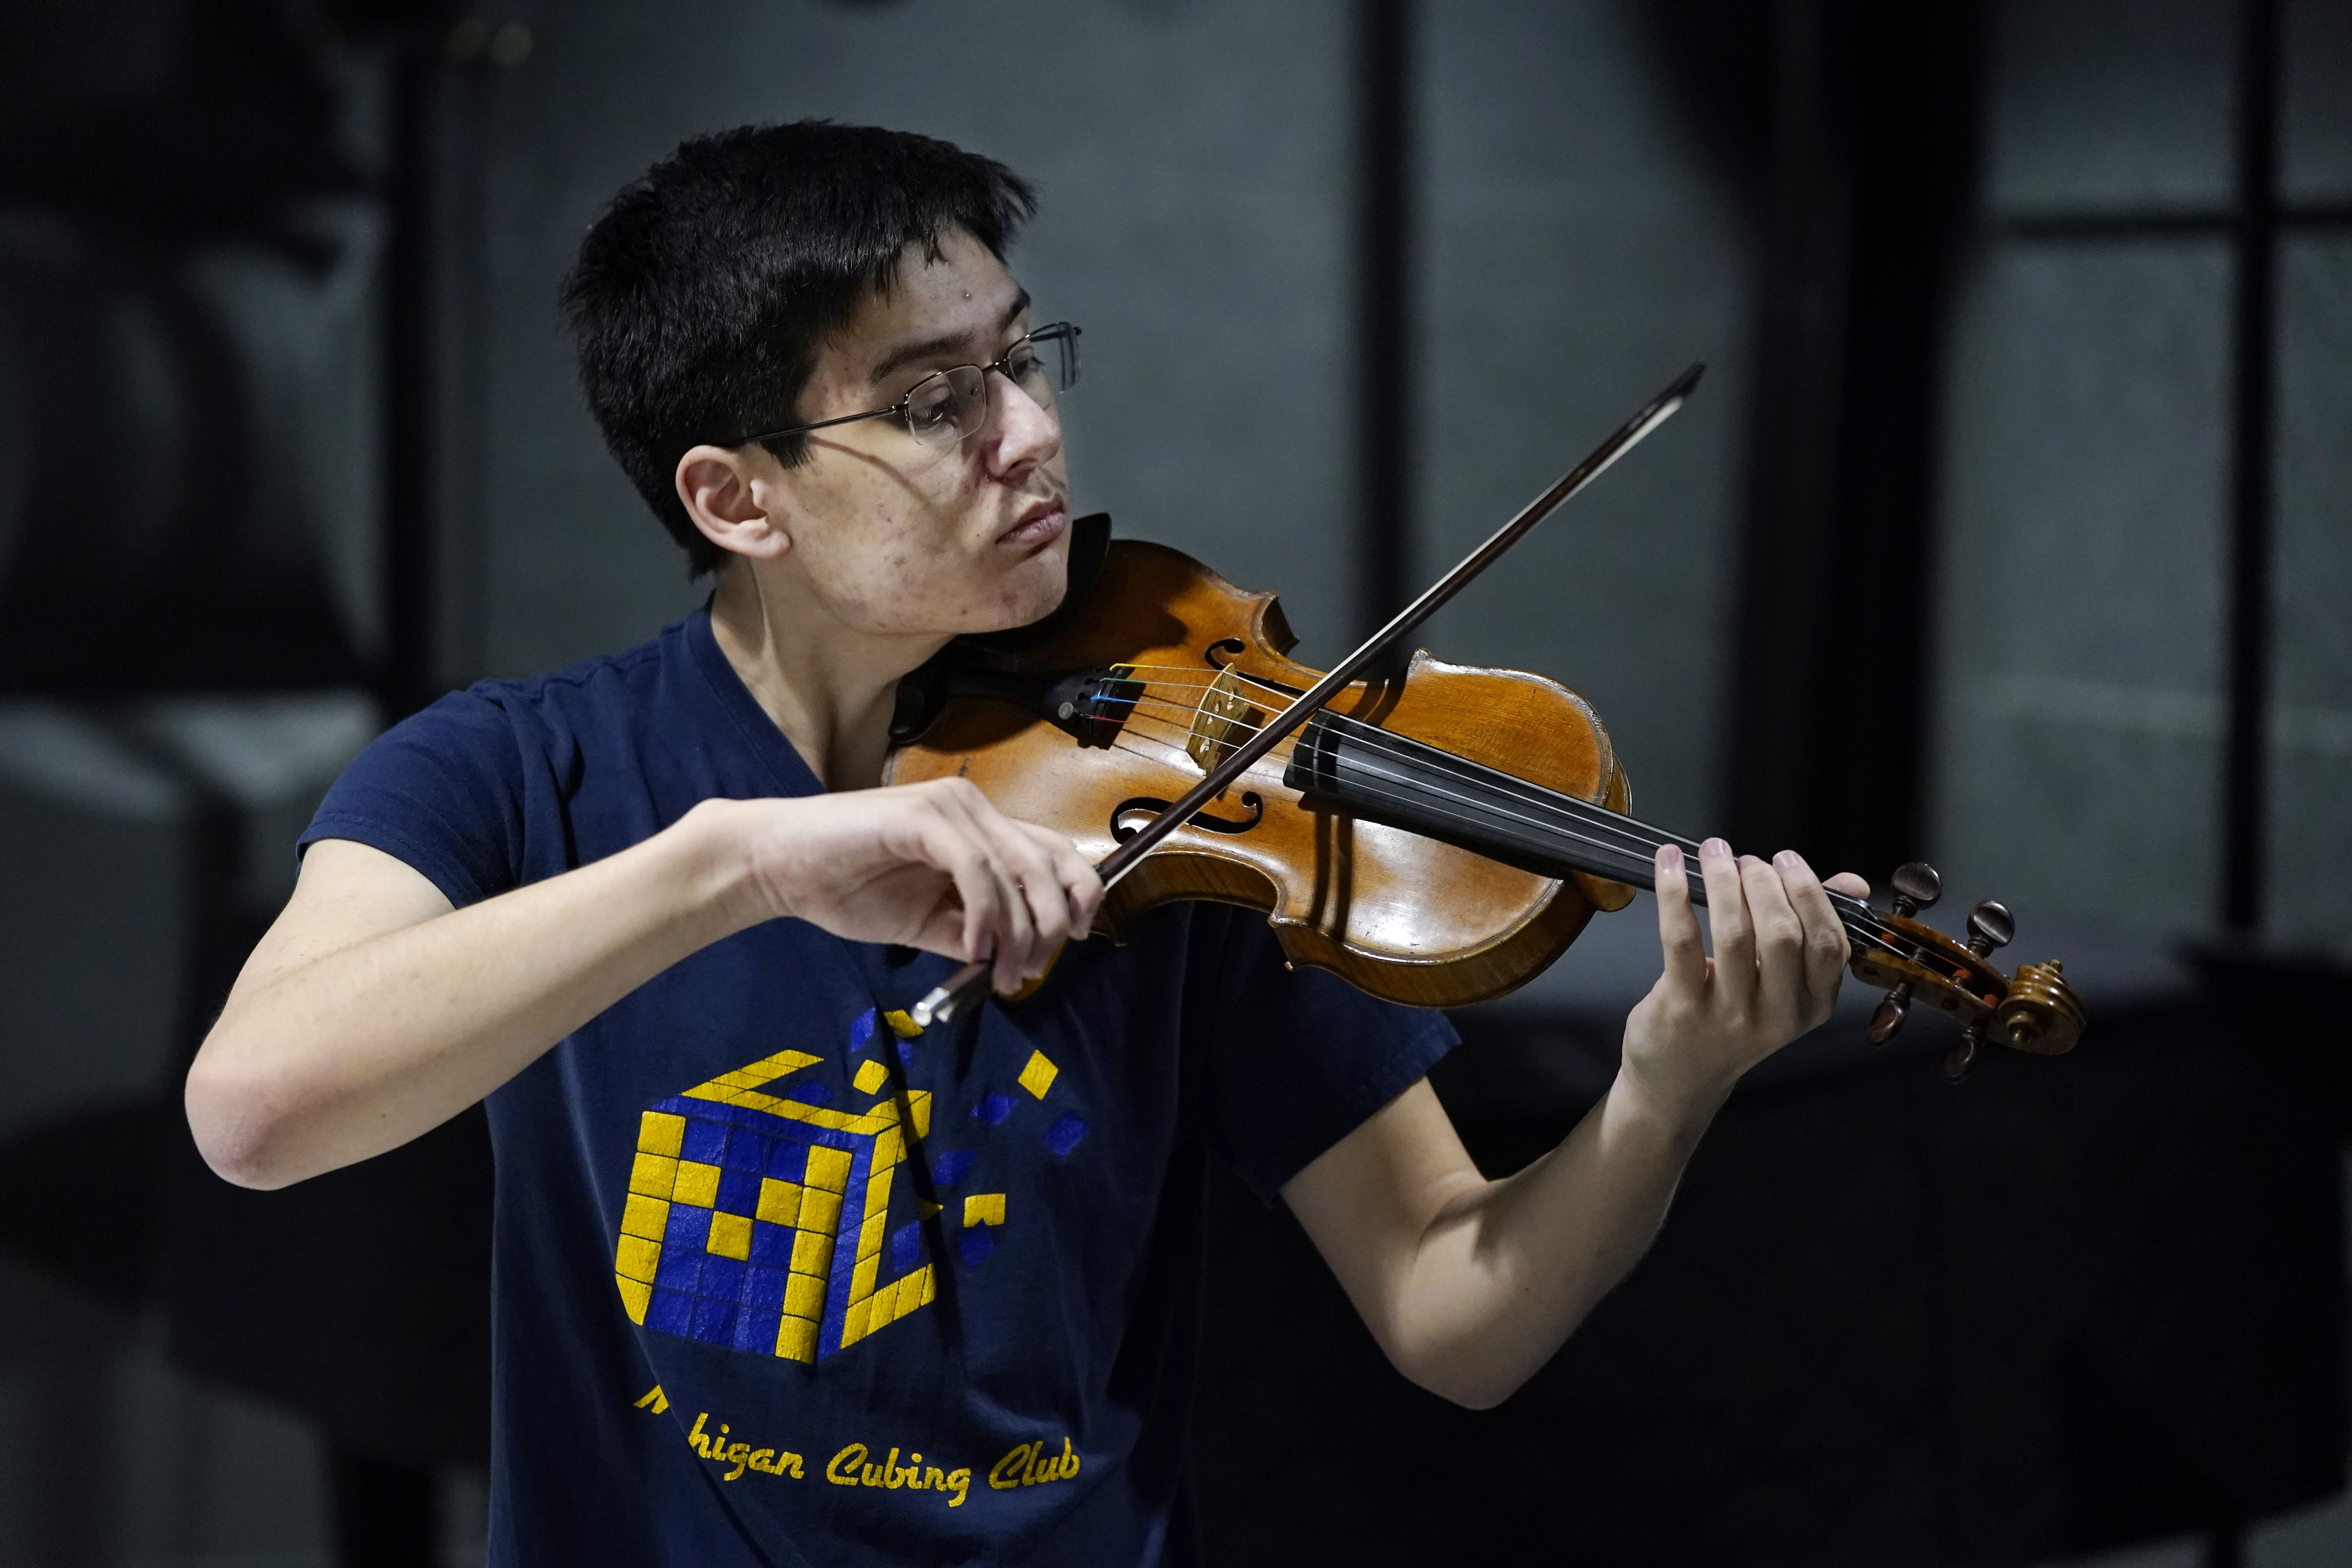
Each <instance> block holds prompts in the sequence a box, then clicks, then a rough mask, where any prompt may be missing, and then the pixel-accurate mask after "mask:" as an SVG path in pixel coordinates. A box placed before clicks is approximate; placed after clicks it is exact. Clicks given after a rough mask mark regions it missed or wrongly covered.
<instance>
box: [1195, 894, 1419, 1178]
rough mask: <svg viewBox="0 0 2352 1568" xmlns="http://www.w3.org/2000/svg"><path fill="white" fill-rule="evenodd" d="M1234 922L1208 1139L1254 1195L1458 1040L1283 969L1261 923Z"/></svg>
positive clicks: (1232, 915) (1411, 1014)
mask: <svg viewBox="0 0 2352 1568" xmlns="http://www.w3.org/2000/svg"><path fill="white" fill-rule="evenodd" d="M1218 913H1219V914H1220V915H1221V916H1223V918H1226V919H1227V920H1229V921H1230V922H1231V929H1230V934H1229V936H1228V939H1227V942H1226V943H1225V944H1224V945H1225V950H1226V952H1227V953H1228V954H1229V955H1231V961H1230V962H1228V963H1226V964H1225V965H1223V973H1224V974H1225V975H1226V977H1227V979H1228V981H1229V984H1228V985H1227V988H1226V991H1225V997H1224V1005H1223V1007H1222V1008H1220V1009H1219V1010H1218V1011H1219V1015H1220V1016H1219V1017H1218V1020H1217V1026H1216V1030H1215V1038H1214V1039H1213V1040H1211V1041H1209V1042H1207V1050H1206V1055H1207V1058H1208V1060H1207V1066H1208V1073H1207V1084H1206V1086H1205V1093H1206V1097H1207V1100H1208V1117H1209V1123H1210V1129H1211V1139H1212V1141H1213V1143H1214V1144H1215V1146H1216V1147H1217V1148H1218V1149H1219V1151H1220V1152H1222V1153H1223V1155H1224V1157H1225V1158H1226V1159H1227V1160H1228V1161H1229V1162H1230V1163H1232V1164H1233V1166H1234V1170H1235V1171H1236V1172H1238V1173H1240V1175H1241V1177H1242V1179H1243V1180H1244V1182H1246V1183H1248V1184H1249V1186H1250V1188H1251V1190H1252V1191H1254V1192H1255V1193H1256V1194H1257V1195H1258V1196H1259V1198H1261V1199H1262V1200H1264V1201H1266V1202H1269V1203H1271V1202H1272V1201H1273V1200H1274V1198H1275V1196H1276V1194H1278V1193H1279V1192H1280V1191H1281V1190H1282V1186H1283V1184H1285V1183H1286V1182H1287V1181H1289V1180H1290V1178H1291V1177H1293V1176H1295V1175H1297V1173H1299V1172H1301V1171H1303V1170H1305V1169H1306V1168H1307V1166H1308V1165H1310V1164H1312V1163H1314V1162H1315V1160H1316V1159H1317V1158H1318V1156H1319V1155H1321V1154H1322V1153H1323V1152H1325V1151H1326V1150H1328V1149H1329V1148H1330V1147H1331V1146H1332V1145H1333V1144H1335V1143H1337V1142H1339V1141H1340V1140H1341V1139H1343V1138H1345V1137H1346V1136H1347V1135H1348V1134H1349V1133H1350V1132H1352V1131H1355V1130H1356V1129H1357V1128H1358V1127H1360V1126H1361V1125H1363V1123H1364V1122H1365V1121H1367V1120H1368V1119H1369V1118H1370V1116H1371V1114H1372V1113H1373V1112H1374V1111H1376V1110H1380V1109H1381V1107H1382V1106H1384V1105H1386V1104H1388V1103H1389V1101H1391V1100H1394V1099H1395V1098H1396V1097H1397V1096H1398V1095H1400V1094H1402V1093H1403V1092H1404V1091H1405V1090H1406V1089H1410V1088H1412V1086H1413V1084H1414V1083H1416V1082H1418V1081H1419V1080H1420V1079H1422V1078H1423V1076H1425V1075H1426V1074H1427V1073H1428V1071H1429V1069H1430V1068H1432V1067H1433V1066H1435V1065H1436V1063H1437V1062H1438V1060H1439V1059H1440V1058H1443V1057H1444V1055H1445V1053H1446V1052H1448V1051H1450V1050H1452V1049H1453V1048H1454V1046H1455V1045H1456V1044H1457V1043H1458V1040H1459V1037H1458V1036H1456V1035H1455V1034H1454V1026H1453V1025H1452V1024H1450V1023H1448V1022H1447V1021H1446V1018H1445V1015H1444V1014H1443V1013H1438V1012H1434V1011H1431V1010H1428V1009H1424V1008H1419V1007H1403V1006H1399V1005H1396V1004H1395V1003H1392V1002H1383V1001H1381V1000H1379V999H1378V998H1376V997H1372V996H1368V995H1366V994H1364V993H1363V992H1361V991H1359V990H1357V989H1356V988H1355V987H1354V986H1352V985H1350V984H1348V983H1347V982H1346V981H1344V980H1341V979H1340V978H1339V976H1337V975H1335V974H1330V973H1326V972H1324V971H1322V970H1319V969H1308V968H1306V967H1304V966H1301V967H1300V968H1298V969H1296V970H1290V969H1286V968H1284V966H1283V958H1282V950H1281V946H1280V944H1279V943H1278V942H1276V939H1275V936H1274V932H1273V931H1272V929H1271V928H1270V927H1268V926H1267V924H1266V923H1265V920H1264V918H1263V917H1261V916H1259V915H1256V914H1255V913H1253V912H1251V911H1248V910H1219V911H1218Z"/></svg>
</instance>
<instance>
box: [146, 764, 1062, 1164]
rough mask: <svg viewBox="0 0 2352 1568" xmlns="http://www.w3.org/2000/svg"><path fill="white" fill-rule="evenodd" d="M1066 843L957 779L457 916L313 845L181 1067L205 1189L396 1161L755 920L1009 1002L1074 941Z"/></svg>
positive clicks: (399, 882)
mask: <svg viewBox="0 0 2352 1568" xmlns="http://www.w3.org/2000/svg"><path fill="white" fill-rule="evenodd" d="M1100 898H1101V883H1100V881H1099V879H1097V877H1096V876H1095V874H1094V871H1093V869H1092V868H1090V867H1089V866H1087V863H1086V861H1085V859H1084V858H1081V857H1080V856H1079V855H1078V853H1077V851H1076V847H1075V846H1073V845H1071V844H1070V843H1069V841H1068V840H1067V839H1065V838H1061V837H1058V836H1057V835H1055V834H1052V833H1049V832H1047V831H1045V829H1043V828H1038V827H1033V826H1028V825H1026V824H1023V823H1017V822H1013V821H1012V820H1011V819H1010V818H1007V817H1005V816H1002V815H1001V814H999V813H998V812H997V811H996V810H995V808H994V807H992V806H991V805H989V804H988V803H987V801H986V800H985V799H983V798H982V796H981V795H980V792H979V791H978V790H976V789H974V788H972V787H971V785H970V784H965V783H964V782H963V781H961V780H959V779H946V780H940V781H938V782H936V783H933V784H919V785H913V786H910V787H908V788H904V789H877V790H861V791H855V792H850V793H846V794H840V795H819V796H814V797H812V798H808V799H800V800H757V801H707V802H705V803H704V804H702V805H699V806H697V807H696V808H695V809H694V810H693V811H691V812H689V813H688V814H687V816H685V817H684V818H682V819H681V820H680V821H678V822H677V824H676V825H675V826H671V827H669V828H667V830H665V831H663V832H661V833H658V834H656V835H655V836H654V837H651V838H649V839H647V840H646V841H645V842H644V843H642V844H639V845H636V846H635V847H631V848H629V849H626V850H624V851H622V852H621V853H619V854H617V855H614V856H611V857H610V858H606V859H604V860H599V861H597V862H595V863H594V864H593V865H589V866H584V867H582V868H579V869H578V870H575V871H571V872H567V873H565V874H564V875H562V876H560V877H552V878H550V879H547V880H545V881H542V882H538V883H534V884H532V885H531V886H530V887H526V888H521V889H516V890H515V891H513V892H510V893H507V894H503V895H501V896H500V897H498V898H495V899H488V900H484V901H482V902H481V903H478V904H475V905H472V906H470V907H469V908H467V909H463V910H452V909H451V908H450V905H449V901H448V900H446V898H444V897H443V896H442V895H441V893H440V891H439V890H438V889H436V888H435V887H434V886H433V884H432V883H430V882H429V881H427V880H426V879H425V878H424V877H423V876H421V875H419V874H418V873H417V872H416V871H415V870H413V869H411V868H409V867H407V866H406V865H404V864H403V863H402V862H400V861H399V860H396V859H394V858H392V857H391V856H388V855H385V854H383V853H382V852H381V851H378V850H375V849H372V848H369V847H366V846H364V845H361V844H355V843H350V842H347V841H343V840H337V839H330V840H326V841H324V842H322V843H320V844H316V845H313V846H312V847H311V848H310V854H309V855H308V856H307V857H306V858H305V859H304V862H303V867H302V875H301V879H300V880H299V883H298V884H297V886H296V888H295V891H294V897H293V899H292V900H291V901H289V903H288V905H287V906H286V910H285V911H284V912H283V913H282V914H280V915H279V916H278V921H277V923H276V924H274V925H272V926H271V927H270V930H269V933H268V935H267V936H266V937H264V938H263V939H262V942H261V944H260V946H259V947H257V949H255V951H254V953H253V956H252V957H251V959H249V960H248V961H247V963H246V966H245V970H244V972H243V973H241V974H239V975H238V976H237V982H236V987H235V988H234V989H233V990H232V991H231V992H230V994H229V999H228V1005H226V1007H225V1008H224V1009H223V1010H222V1013H221V1016H220V1019H219V1021H218V1022H217V1023H216V1024H215V1025H214V1026H213V1030H212V1033H211V1034H210V1036H208V1037H206V1039H205V1043H204V1046H203V1048H202V1049H200V1050H199V1051H198V1052H197V1054H196V1060H195V1063H194V1066H193V1067H192V1068H190V1069H189V1073H188V1082H187V1091H186V1100H187V1111H188V1122H189V1125H190V1127H191V1128H192V1129H193V1130H194V1132H195V1136H196V1143H197V1147H198V1148H200V1149H201V1150H202V1151H203V1152H204V1155H205V1160H206V1161H207V1162H208V1163H210V1164H211V1165H212V1167H213V1169H214V1170H215V1171H217V1172H218V1173H220V1174H222V1175H223V1176H226V1177H227V1178H228V1179H229V1180H231V1181H233V1182H236V1183H239V1184H242V1185H247V1186H257V1187H276V1186H284V1185H286V1184H289V1183H292V1182H297V1181H300V1180H302V1179H303V1178H304V1177H306V1176H311V1175H316V1174H318V1173H320V1172H322V1171H330V1170H333V1169H335V1168H336V1167H338V1166H341V1165H347V1164H350V1163H352V1162H353V1161H357V1160H363V1159H366V1158H367V1157H369V1156H370V1155H373V1154H379V1153H382V1152H383V1151H385V1150H387V1149H391V1148H394V1147H396V1146H398V1145H399V1144H402V1143H404V1142H407V1141H408V1140H409V1139H411V1138H414V1137H415V1136H417V1135H418V1134H419V1133H421V1132H424V1131H428V1130H429V1129H431V1128H433V1127H436V1126H437V1125H439V1124H440V1123H441V1122H443V1121H446V1120H447V1119H448V1118H450V1117H451V1116H454V1115H456V1114H457V1112H458V1111H460V1110H464V1109H465V1108H466V1107H467V1106H468V1105H471V1104H472V1103H474V1101H476V1100H479V1099H481V1098H482V1096H484V1095H485V1094H488V1092H489V1091H490V1090H491V1089H496V1088H497V1087H498V1086H499V1085H500V1084H502V1083H504V1082H505V1081H506V1080H507V1079H510V1078H512V1077H513V1076H514V1075H515V1074H516V1073H518V1072H520V1071H521V1070H522V1069H523V1068H525V1067H527V1066H529V1065H530V1063H531V1062H532V1061H533V1060H534V1059H536V1058H538V1056H539V1055H540V1053H541V1052H542V1051H544V1050H546V1049H547V1048H548V1047H550V1046H552V1045H553V1044H554V1043H555V1042H556V1041H557V1040H560V1039H562V1037H564V1036H565V1035H567V1034H570V1033H571V1032H572V1030H574V1029H576V1028H578V1027H579V1026H581V1025H583V1024H584V1023H586V1022H587V1021H588V1020H589V1019H591V1018H593V1017H594V1016H596V1015H597V1014H598V1013H601V1012H603V1011H604V1009H605V1008H607V1007H609V1006H611V1005H613V1004H614V1002H616V1001H618V1000H620V999H621V998H622V997H623V996H625V995H626V994H629V993H630V992H631V991H633V990H635V988H636V987H637V986H639V985H641V984H645V982H646V981H647V980H649V979H651V978H652V977H653V976H654V975H656V974H658V973H661V972H662V971H663V970H665V969H667V968H668V967H669V966H670V965H671V964H673V963H677V962H678V961H679V960H680V959H682V958H685V957H686V956H688V954H689V953H692V952H698V951H699V950H700V949H702V948H704V947H706V946H708V945H709V944H710V943H711V942H717V941H719V939H720V938H722V937H725V936H729V935H731V934H732V933H734V932H735V931H741V930H744V929H746V928H747V927H750V926H752V925H756V924H758V923H760V922H761V921H768V920H774V919H778V918H781V917H786V916H792V917H797V918H801V919H805V920H809V921H814V923H816V924H818V925H821V926H823V927H824V929H826V930H828V931H835V933H837V934H839V935H842V936H845V937H848V938H850V939H852V940H854V941H866V942H904V943H907V944H908V945H910V946H917V947H922V948H926V949H928V950H929V951H931V952H943V953H947V954H949V955H950V956H952V957H956V958H970V957H973V956H977V955H979V954H982V953H993V954H994V955H995V956H996V961H997V963H996V967H997V984H999V986H1000V987H1003V988H1004V989H1007V990H1009V989H1011V988H1013V987H1014V986H1017V985H1018V984H1021V983H1022V982H1023V981H1024V980H1025V979H1026V978H1028V977H1030V976H1032V975H1034V974H1035V973H1038V972H1039V971H1040V970H1042V968H1043V967H1044V965H1045V963H1046V961H1047V959H1048V958H1049V957H1050V955H1051V954H1052V953H1053V952H1054V951H1055V949H1056V948H1057V947H1058V946H1059V945H1060V944H1061V942H1063V941H1064V940H1066V938H1068V937H1069V936H1071V935H1073V934H1083V933H1084V931H1086V929H1087V925H1088V923H1090V922H1091V921H1092V920H1093V918H1094V910H1095V907H1096V904H1097V902H1098V901H1099V900H1100Z"/></svg>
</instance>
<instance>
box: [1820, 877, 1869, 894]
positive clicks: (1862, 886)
mask: <svg viewBox="0 0 2352 1568" xmlns="http://www.w3.org/2000/svg"><path fill="white" fill-rule="evenodd" d="M1822 887H1824V888H1827V889H1829V890H1830V891H1831V892H1832V893H1843V894H1844V895H1845V896H1846V897H1847V898H1849V899H1866V898H1868V897H1870V884H1869V883H1867V882H1865V881H1864V880H1863V879H1861V878H1859V877H1857V876H1855V875H1854V874H1853V872H1851V871H1840V872H1839V873H1838V874H1837V875H1836V876H1834V877H1832V878H1831V879H1829V880H1828V881H1826V882H1823V883H1822Z"/></svg>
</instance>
